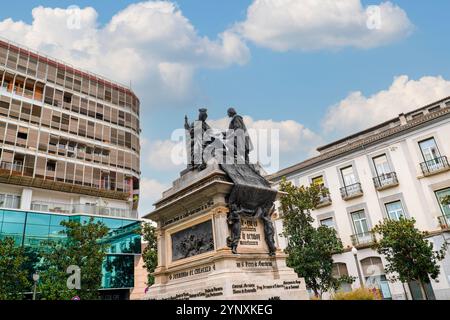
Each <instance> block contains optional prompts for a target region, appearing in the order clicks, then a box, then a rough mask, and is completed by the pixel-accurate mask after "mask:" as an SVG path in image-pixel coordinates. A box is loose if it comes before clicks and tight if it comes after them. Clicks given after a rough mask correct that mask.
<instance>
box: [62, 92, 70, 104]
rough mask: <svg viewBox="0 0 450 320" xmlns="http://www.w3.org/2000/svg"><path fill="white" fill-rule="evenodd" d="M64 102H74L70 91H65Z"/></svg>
mask: <svg viewBox="0 0 450 320" xmlns="http://www.w3.org/2000/svg"><path fill="white" fill-rule="evenodd" d="M63 99H64V102H65V103H72V94H70V93H68V92H64V98H63Z"/></svg>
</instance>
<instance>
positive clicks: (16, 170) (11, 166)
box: [0, 161, 24, 175]
mask: <svg viewBox="0 0 450 320" xmlns="http://www.w3.org/2000/svg"><path fill="white" fill-rule="evenodd" d="M23 169H24V168H23V165H22V164H20V163H11V162H6V161H2V162H0V171H6V172H8V173H10V174H15V175H17V174H22V171H23Z"/></svg>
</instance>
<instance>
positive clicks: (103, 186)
mask: <svg viewBox="0 0 450 320" xmlns="http://www.w3.org/2000/svg"><path fill="white" fill-rule="evenodd" d="M55 169H56V168H51V167H47V170H46V173H45V176H44V171H43V170H39V169H37V171H36V177H38V175H39V176H42V177H44V178H45V180H51V181H53V180H54V179H55V176H56V171H55ZM0 172H3V173H5V172H6V173H7V174H9V175H15V176H26V177H33V176H34V168H33V167H28V166H24V165H23V164H20V163H11V162H5V161H1V162H0ZM65 178H66V182H65V183H67V184H73V183H70V182H67V178H68V177H67V176H66V177H65ZM75 182H76V183H75V184H77V185H81V186H85V187H91V188H96V189H100V190H106V191H117V192H123V193H131V191H132V187H131V186H130V185H129V184H128V183H126V182H117V181H115V182H113V181H105V180H103V179H102V180H100V179H99V180H93V181H91V182H87V181H84V183H83V181H82V180H77V179H75Z"/></svg>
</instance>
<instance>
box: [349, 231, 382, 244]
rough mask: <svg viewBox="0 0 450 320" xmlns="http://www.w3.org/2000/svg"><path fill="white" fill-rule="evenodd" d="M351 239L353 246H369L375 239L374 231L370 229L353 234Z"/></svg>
mask: <svg viewBox="0 0 450 320" xmlns="http://www.w3.org/2000/svg"><path fill="white" fill-rule="evenodd" d="M351 239H352V244H353V245H354V246H369V245H371V244H374V243H375V242H376V241H377V239H376V237H375V233H374V232H371V231H368V232H364V233H357V234H353V235H351Z"/></svg>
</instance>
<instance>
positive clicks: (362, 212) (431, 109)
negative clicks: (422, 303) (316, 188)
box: [268, 97, 450, 299]
mask: <svg viewBox="0 0 450 320" xmlns="http://www.w3.org/2000/svg"><path fill="white" fill-rule="evenodd" d="M449 137H450V97H449V98H446V99H443V100H441V101H438V102H435V103H433V104H430V105H428V106H425V107H422V108H420V109H417V110H415V111H413V112H410V113H407V114H401V115H399V116H398V117H397V118H395V119H392V120H389V121H387V122H384V123H382V124H380V125H377V126H375V127H373V128H369V129H367V130H364V131H362V132H359V133H357V134H354V135H351V136H349V137H346V138H344V139H341V140H338V141H336V142H333V143H330V144H328V145H326V146H324V147H320V148H318V151H319V152H320V154H319V155H318V156H316V157H314V158H311V159H308V160H306V161H303V162H301V163H299V164H296V165H294V166H292V167H289V168H286V169H283V170H281V171H279V172H277V173H275V174H273V175H271V176H269V177H268V178H269V180H270V181H272V182H273V183H274V185H278V183H279V182H280V180H281V179H282V178H283V177H286V179H287V180H288V181H291V182H293V183H294V184H295V185H297V186H299V185H310V184H312V183H318V184H324V185H325V186H326V187H327V188H328V189H329V191H330V197H329V198H324V199H322V201H321V202H322V203H321V205H320V206H319V208H317V209H316V210H314V211H313V217H314V219H315V224H316V225H317V226H318V225H327V226H330V227H332V228H335V229H336V231H337V233H338V236H339V237H340V238H341V240H342V242H343V244H344V248H345V252H344V253H342V254H339V255H335V256H334V257H333V258H334V261H335V263H336V264H335V270H334V272H335V274H336V275H339V274H340V275H342V274H348V275H351V276H354V277H356V281H355V282H354V283H353V284H351V285H347V286H343V287H342V288H341V289H342V290H350V289H351V288H350V287H353V288H357V287H359V286H361V281H362V282H363V284H364V285H365V286H367V287H377V288H379V289H380V290H381V292H382V295H383V298H385V299H405V298H407V299H412V298H414V299H420V298H422V295H421V292H420V289H419V287H418V285H417V284H416V283H410V284H404V285H403V284H402V283H400V282H395V283H392V282H389V281H388V280H387V278H388V277H389V276H388V275H386V274H385V271H384V266H385V265H386V261H385V259H384V257H383V256H380V255H379V254H378V253H377V252H376V251H375V250H373V249H371V245H372V244H373V241H374V235H373V234H372V233H371V229H372V228H373V227H374V226H375V225H376V224H378V223H379V222H380V221H382V220H383V219H386V218H389V219H398V218H399V217H400V216H405V217H413V218H414V219H415V220H416V227H417V228H419V229H420V230H423V231H427V232H429V234H430V236H429V238H428V239H429V240H430V241H431V242H432V243H433V244H434V246H435V249H436V250H437V249H439V248H440V247H441V245H442V244H443V243H444V242H445V241H448V242H450V230H449V225H450V224H449V223H450V206H443V205H442V204H441V201H440V199H442V198H443V197H444V196H446V195H450V165H449V162H448V157H450V141H449ZM276 227H277V234H279V233H281V231H282V218H280V219H279V220H277V221H276ZM278 240H279V243H280V245H281V246H282V247H285V246H286V242H285V240H284V239H283V238H282V237H279V239H278ZM353 247H355V248H356V249H357V254H356V256H355V255H354V253H352V248H353ZM448 253H449V254H448V255H447V257H446V258H445V259H444V260H443V261H441V263H440V266H441V270H440V271H441V272H440V275H439V277H438V279H436V280H437V281H434V280H432V281H431V282H430V284H429V285H428V286H427V295H428V298H431V299H433V298H435V299H450V249H449V250H448ZM358 269H359V272H358ZM359 273H360V274H361V275H360V276H359V275H358V274H359Z"/></svg>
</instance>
